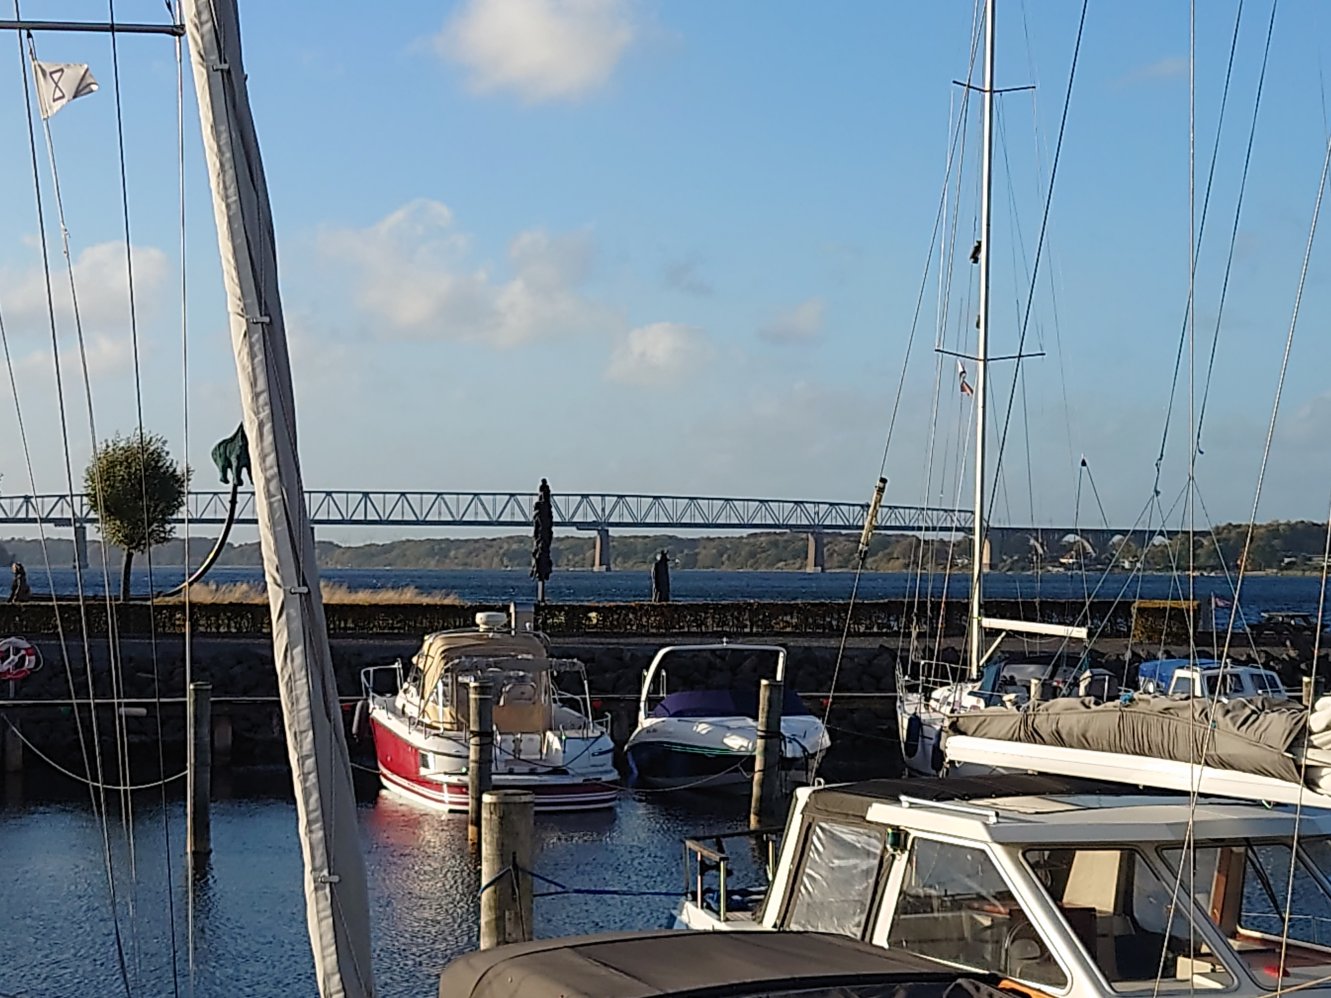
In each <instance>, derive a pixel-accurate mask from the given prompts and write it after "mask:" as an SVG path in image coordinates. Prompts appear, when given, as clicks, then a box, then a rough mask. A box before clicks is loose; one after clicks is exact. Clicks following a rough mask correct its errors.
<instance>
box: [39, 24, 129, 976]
mask: <svg viewBox="0 0 1331 998" xmlns="http://www.w3.org/2000/svg"><path fill="white" fill-rule="evenodd" d="M26 37H27V41H28V55H29V57H30V58H31V60H32V62H33V64H34V65H35V64H36V62H37V44H36V41H35V40H34V38H33V36H32V32H27V33H26ZM42 136H43V138H44V139H45V141H46V157H47V162H48V164H49V166H50V168H51V188H52V193H53V195H54V197H55V206H56V218H57V221H58V222H59V225H60V248H61V253H62V255H63V256H64V258H65V269H66V274H67V276H68V279H69V300H70V306H71V312H72V317H73V320H74V332H75V339H76V342H77V344H78V357H79V369H80V372H81V374H82V379H83V393H84V401H85V404H86V405H87V410H88V436H89V441H90V446H91V448H92V453H93V457H94V459H93V461H92V462H91V463H90V464H89V467H90V469H91V471H92V478H93V492H94V495H95V497H96V499H97V504H98V506H99V507H100V506H101V505H102V504H103V501H104V496H105V490H104V483H103V481H102V467H101V465H100V464H99V463H98V462H97V460H96V455H97V451H98V443H97V420H96V414H95V407H94V405H93V393H92V375H91V372H90V370H89V367H88V353H87V346H86V338H85V337H84V332H83V314H82V310H81V309H80V307H79V296H78V287H77V281H76V280H75V276H74V257H73V253H72V252H71V250H70V240H69V226H68V224H67V222H66V219H65V203H64V196H63V194H62V193H61V185H60V170H59V167H58V165H57V162H56V154H55V139H54V136H53V135H52V132H51V122H50V120H49V119H48V118H46V117H43V118H42ZM71 507H72V503H71ZM100 552H101V562H102V588H103V592H104V600H105V603H106V619H107V654H108V657H109V659H110V670H109V676H110V680H111V697H112V700H113V701H115V702H116V705H117V707H118V706H119V703H120V702H121V701H123V700H124V696H125V679H124V669H123V662H122V657H121V652H120V641H119V637H118V635H117V632H116V615H115V612H114V608H113V606H112V597H111V581H110V563H109V555H108V554H107V550H106V545H105V544H102V545H101V547H100ZM111 724H112V730H113V732H114V735H115V748H116V768H117V769H118V770H119V773H120V783H121V786H127V785H128V784H129V782H130V780H129V728H128V720H127V718H126V717H125V716H124V714H123V712H121V711H120V710H118V709H117V710H116V711H115V713H114V714H113V715H112V721H111ZM120 794H121V798H120V828H121V834H122V835H124V837H125V842H126V844H127V846H128V851H129V879H130V892H129V896H128V899H127V901H128V908H129V921H130V948H131V951H132V953H133V955H134V965H135V969H136V970H137V969H138V935H137V932H136V931H135V925H136V922H135V918H134V913H135V908H136V905H137V895H138V869H137V863H136V855H135V848H134V802H133V799H132V798H131V797H130V796H129V794H128V792H125V791H123V790H122V791H120Z"/></svg>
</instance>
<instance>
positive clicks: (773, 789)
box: [749, 679, 785, 828]
mask: <svg viewBox="0 0 1331 998" xmlns="http://www.w3.org/2000/svg"><path fill="white" fill-rule="evenodd" d="M784 690H785V683H784V682H782V681H781V680H779V679H764V680H762V682H761V683H760V684H759V687H758V739H757V744H756V745H755V746H754V753H753V795H752V797H750V799H749V827H750V828H762V827H763V826H764V825H770V824H772V823H773V822H774V821H776V820H777V817H778V815H777V813H776V812H777V808H778V805H779V797H778V794H779V793H780V790H781V700H782V698H783V696H784Z"/></svg>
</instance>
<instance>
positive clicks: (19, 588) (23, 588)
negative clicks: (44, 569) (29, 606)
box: [9, 561, 32, 603]
mask: <svg viewBox="0 0 1331 998" xmlns="http://www.w3.org/2000/svg"><path fill="white" fill-rule="evenodd" d="M10 568H11V570H12V571H13V573H14V581H13V582H11V583H10V585H9V602H11V603H22V602H23V601H24V600H26V599H27V598H28V597H30V596H31V595H32V589H30V588H29V587H28V572H27V570H26V569H25V568H24V567H23V566H22V565H21V564H20V563H19V562H17V561H16V562H14V564H13V565H12V566H10Z"/></svg>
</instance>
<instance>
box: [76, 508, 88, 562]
mask: <svg viewBox="0 0 1331 998" xmlns="http://www.w3.org/2000/svg"><path fill="white" fill-rule="evenodd" d="M87 567H88V525H87V524H86V523H80V522H78V521H75V523H74V565H73V568H74V571H76V572H82V571H83V570H84V569H85V568H87Z"/></svg>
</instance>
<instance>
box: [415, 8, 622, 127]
mask: <svg viewBox="0 0 1331 998" xmlns="http://www.w3.org/2000/svg"><path fill="white" fill-rule="evenodd" d="M633 38H634V27H633V23H632V20H631V19H630V17H629V4H628V0H466V2H465V3H464V4H463V5H462V6H461V8H460V9H459V10H458V12H457V13H456V14H455V15H454V16H453V17H451V18H450V19H449V20H448V22H447V23H445V25H444V28H443V30H442V31H440V32H439V34H438V35H436V36H435V37H434V39H433V44H434V49H435V51H436V52H437V53H438V54H439V55H441V56H443V57H444V58H446V59H450V60H452V61H454V62H456V63H459V64H460V65H462V66H463V67H464V68H465V69H466V70H467V72H468V82H469V83H470V85H471V86H472V88H473V89H475V90H477V91H480V92H493V91H510V92H512V93H515V94H517V95H518V96H519V97H521V98H523V99H524V100H527V101H531V102H539V101H549V100H572V99H576V98H578V97H581V96H583V95H584V94H586V93H589V92H590V91H592V90H595V89H596V88H597V87H600V86H602V85H603V84H604V83H605V82H606V81H607V80H608V79H609V78H610V75H611V74H612V73H613V72H614V69H615V66H616V65H617V64H618V63H619V60H620V59H621V58H622V57H623V55H624V52H625V50H626V49H627V48H628V46H629V45H630V44H631V43H632V41H633Z"/></svg>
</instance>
